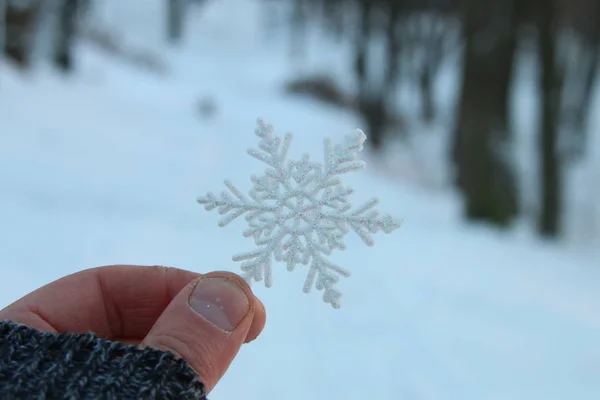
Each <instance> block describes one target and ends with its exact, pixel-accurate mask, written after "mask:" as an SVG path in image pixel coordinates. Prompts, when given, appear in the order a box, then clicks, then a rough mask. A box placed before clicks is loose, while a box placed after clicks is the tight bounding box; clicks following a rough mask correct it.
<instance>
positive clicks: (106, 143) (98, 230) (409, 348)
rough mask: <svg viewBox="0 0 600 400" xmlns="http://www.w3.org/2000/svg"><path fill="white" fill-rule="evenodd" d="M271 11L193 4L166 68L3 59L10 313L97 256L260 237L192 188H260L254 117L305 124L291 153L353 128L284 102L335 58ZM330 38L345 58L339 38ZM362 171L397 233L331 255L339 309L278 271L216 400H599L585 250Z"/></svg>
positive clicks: (211, 250)
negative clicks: (303, 72) (267, 32)
mask: <svg viewBox="0 0 600 400" xmlns="http://www.w3.org/2000/svg"><path fill="white" fill-rule="evenodd" d="M142 1H143V2H142ZM98 4H99V5H100V6H101V7H103V8H101V9H96V10H95V13H96V15H101V16H104V17H103V18H98V17H97V18H98V20H97V21H96V22H98V23H99V24H105V25H114V26H119V27H120V28H119V29H120V30H121V31H122V34H123V36H124V40H125V39H126V40H128V41H129V42H130V43H134V44H137V45H139V46H147V47H148V48H155V49H156V48H157V47H158V46H161V48H162V47H164V46H165V45H164V44H163V43H162V39H161V36H160V34H161V33H162V32H161V30H160V27H161V22H162V19H161V16H162V14H161V8H160V7H161V5H162V2H160V1H159V0H152V1H150V0H128V1H127V2H122V1H117V0H111V1H106V2H101V3H98ZM142 4H143V5H142ZM111 16H113V17H115V18H116V19H111V18H109V17H111ZM261 21H262V20H261V18H260V8H259V7H258V6H257V3H256V2H255V1H251V0H222V1H219V2H208V3H207V4H206V5H205V6H204V7H202V8H199V9H197V10H194V12H193V13H190V21H189V25H188V31H187V33H186V35H187V37H188V38H189V40H188V41H187V43H185V45H183V46H181V48H174V49H165V53H166V55H165V58H166V59H167V60H168V62H169V64H170V71H171V73H170V74H169V75H168V76H166V77H164V76H154V75H152V74H151V73H150V72H144V71H142V70H140V69H135V68H133V67H131V66H128V65H127V64H125V63H123V62H120V61H119V60H115V59H113V58H111V57H110V56H107V55H105V54H102V53H98V52H97V51H96V50H94V49H93V48H90V47H88V46H87V45H86V44H85V43H82V44H81V46H80V49H78V54H79V56H80V57H79V59H78V63H79V65H78V67H79V70H78V73H77V75H75V76H72V77H62V76H55V75H54V73H53V72H52V70H50V69H49V68H47V67H40V68H38V69H36V70H35V71H33V72H31V73H29V74H22V73H20V72H17V71H15V70H13V69H12V68H10V67H8V66H7V65H0V68H2V71H1V74H0V121H1V122H0V187H1V188H2V196H1V197H0V222H1V224H2V227H3V229H1V230H0V243H2V246H1V247H0V248H1V249H2V251H0V274H1V276H2V281H1V283H0V306H4V305H7V304H9V303H10V302H12V301H14V300H16V299H18V298H19V297H20V296H22V295H24V294H26V293H28V292H29V291H31V290H34V289H35V288H37V287H39V286H41V285H43V284H46V283H48V282H50V281H52V280H54V279H57V278H59V277H61V276H64V275H66V274H69V273H72V272H75V271H78V270H81V269H84V268H88V267H93V266H97V265H105V264H114V263H133V264H150V265H156V264H163V265H172V266H177V267H180V268H187V269H191V270H196V271H209V270H215V269H227V270H234V271H237V266H236V265H235V263H234V262H232V261H231V256H232V254H234V253H239V252H243V251H246V250H248V249H249V247H248V245H249V243H248V241H247V240H246V239H245V238H243V236H242V235H241V232H242V230H243V229H244V226H243V223H238V222H234V223H232V224H231V227H230V228H229V229H219V228H217V226H216V222H217V220H218V218H219V217H218V216H217V215H212V214H207V213H206V212H204V210H203V209H202V207H201V206H199V205H198V204H197V203H196V202H195V199H196V197H197V196H198V195H201V194H203V193H205V192H206V191H207V190H211V189H213V188H218V187H221V186H222V181H223V179H224V178H228V179H231V180H232V181H235V182H236V183H239V185H240V186H239V188H240V189H241V190H244V191H247V190H248V189H249V188H250V187H249V184H250V181H249V175H250V173H259V172H260V170H261V168H262V167H261V166H257V165H256V162H255V161H254V160H252V159H251V158H250V157H247V156H244V155H245V151H246V149H247V148H248V147H250V146H252V145H253V144H254V135H253V130H254V126H255V120H256V118H257V117H259V116H260V117H263V118H265V119H266V120H267V121H269V122H271V123H273V124H274V125H275V128H276V129H277V130H278V131H280V132H282V131H286V130H290V131H293V132H294V134H295V136H294V146H293V148H292V149H291V153H292V154H291V156H294V155H299V154H301V153H303V152H309V153H311V154H321V149H322V139H323V137H325V136H333V137H334V138H337V139H340V138H342V137H343V136H344V135H346V134H348V133H350V132H352V131H353V129H355V128H356V127H357V124H358V120H357V118H356V117H355V116H352V115H349V114H347V113H345V112H341V111H335V110H331V109H328V108H325V107H321V106H320V105H318V104H316V103H315V104H313V103H310V102H309V101H306V100H298V99H294V98H290V97H286V96H285V95H284V94H283V90H282V82H283V80H284V79H286V78H287V77H288V76H289V75H290V74H291V72H290V71H295V72H297V71H298V70H300V69H313V68H315V69H316V68H317V64H319V65H320V67H318V68H322V67H323V66H324V65H326V63H319V62H316V61H314V60H315V58H314V54H313V55H311V58H310V59H311V60H312V61H310V62H307V64H305V65H303V66H300V67H296V68H295V69H294V68H291V66H290V61H289V58H288V53H289V52H287V51H286V47H285V45H286V44H287V42H286V40H285V39H284V40H276V39H275V38H270V39H271V40H270V41H269V43H268V44H266V45H265V43H264V31H263V30H262V29H261V27H260V25H259V24H260V22H261ZM280 39H281V38H280ZM320 46H322V47H321V48H322V49H323V50H322V51H323V53H324V54H327V60H328V61H327V62H331V63H332V64H333V63H334V61H335V60H336V56H335V55H334V50H335V49H336V47H335V45H333V44H327V43H321V44H320ZM340 57H341V56H340ZM335 68H337V69H338V71H341V68H340V67H339V66H336V67H335ZM340 73H341V72H340ZM342 79H343V78H342ZM207 96H208V97H212V98H213V99H214V102H215V104H216V111H217V112H216V114H215V115H214V116H213V117H212V118H205V119H203V118H201V117H200V116H199V114H198V113H197V111H196V103H197V101H198V99H199V98H202V97H207ZM367 134H368V132H367ZM430 134H431V135H435V134H436V132H432V133H430ZM597 149H598V151H600V146H598V147H597ZM419 151H421V152H423V149H420V150H419ZM420 154H424V153H420ZM422 157H425V155H423V156H421V158H422ZM432 161H433V160H432ZM352 175H353V176H352V177H350V176H348V180H347V181H345V182H347V184H349V185H351V186H353V187H356V188H357V193H356V196H355V200H356V201H357V202H359V203H360V202H361V201H363V200H366V199H368V198H370V197H372V196H377V197H378V198H379V199H380V200H381V203H380V206H379V207H380V209H381V210H382V211H384V212H389V213H390V214H393V215H397V216H400V217H402V218H403V220H404V222H403V226H402V227H401V228H400V229H399V230H398V231H396V232H394V233H393V234H391V235H380V236H378V238H377V243H376V244H375V246H374V247H372V248H367V247H366V246H363V245H362V243H361V242H360V239H359V238H357V237H350V238H349V240H348V243H347V244H348V250H346V251H344V252H339V253H337V254H336V255H334V256H333V257H332V259H333V261H334V262H337V263H339V264H341V265H344V266H347V267H348V268H349V269H352V271H353V274H352V276H351V277H350V278H348V279H345V280H343V281H342V282H340V287H342V288H343V291H344V293H345V295H344V297H343V298H342V304H343V306H342V308H341V309H340V310H333V309H330V308H328V307H324V306H323V304H322V303H321V300H320V299H319V296H307V295H305V294H303V293H302V291H301V290H300V288H301V287H302V283H303V277H302V276H301V274H290V273H288V272H287V271H286V270H285V266H284V265H277V266H276V268H274V287H273V288H271V289H265V288H264V287H262V286H261V285H255V291H256V293H257V295H258V296H260V298H261V299H262V300H263V302H264V303H265V306H266V308H267V313H268V322H267V326H266V329H265V331H264V332H263V334H262V335H261V337H260V338H259V339H258V340H256V341H255V342H253V343H251V344H249V345H246V346H244V347H243V349H242V351H241V352H240V354H239V357H238V358H237V359H236V360H235V362H234V363H233V365H232V367H231V369H230V370H229V372H228V373H227V375H226V376H225V377H224V378H223V380H222V381H221V382H220V384H219V385H218V386H217V388H216V389H215V390H214V391H213V393H212V394H211V399H214V400H219V399H237V398H240V399H241V398H247V399H261V400H271V399H273V400H279V399H287V400H295V399H303V400H304V399H357V400H358V399H361V400H362V399H382V400H387V399H389V400H394V399H409V400H412V399H419V400H421V399H423V400H425V399H427V400H429V399H432V400H434V399H435V400H438V399H444V400H445V399H450V400H469V399H474V400H495V399H511V400H521V399H522V400H531V399H543V400H553V399H557V400H559V399H560V400H562V399H567V398H573V399H579V400H586V399H597V398H598V397H599V396H600V380H598V378H597V377H598V374H599V373H600V347H598V338H599V337H600V317H599V315H598V310H599V309H600V290H599V289H600V268H598V267H599V266H600V254H599V253H598V251H597V249H595V248H594V246H593V245H592V246H588V247H582V246H571V245H568V244H551V243H544V242H541V241H538V240H537V239H536V238H535V237H533V235H532V234H530V233H529V232H528V231H527V230H525V229H520V228H517V229H515V230H514V231H511V232H500V231H496V230H494V229H493V228H490V227H487V226H474V225H467V224H466V223H464V222H463V221H462V220H461V218H460V212H459V211H460V203H459V200H458V198H457V196H456V195H454V194H452V193H450V192H448V191H446V190H445V189H443V188H442V187H440V188H438V189H439V190H434V191H432V190H424V189H423V188H421V187H418V186H417V185H415V179H412V180H405V179H400V178H398V177H397V176H394V175H391V174H390V173H388V174H384V173H382V168H379V167H377V166H376V165H373V163H369V165H368V166H367V169H366V170H365V171H362V172H360V173H356V174H352ZM401 178H402V177H401ZM244 184H246V185H247V186H243V185H244ZM361 196H364V197H362V198H361ZM596 199H597V197H596ZM588 202H589V200H588ZM232 228H233V229H232ZM598 240H599V239H598V237H596V243H597V242H598Z"/></svg>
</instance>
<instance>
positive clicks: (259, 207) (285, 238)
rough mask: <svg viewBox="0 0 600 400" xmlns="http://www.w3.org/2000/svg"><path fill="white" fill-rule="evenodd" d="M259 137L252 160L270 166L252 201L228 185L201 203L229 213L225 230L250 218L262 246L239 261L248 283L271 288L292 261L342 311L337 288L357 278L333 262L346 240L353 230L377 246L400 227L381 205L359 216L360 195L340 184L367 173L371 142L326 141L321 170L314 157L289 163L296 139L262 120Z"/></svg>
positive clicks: (307, 286)
mask: <svg viewBox="0 0 600 400" xmlns="http://www.w3.org/2000/svg"><path fill="white" fill-rule="evenodd" d="M255 134H256V136H258V137H259V138H260V141H259V143H258V149H249V150H248V154H249V155H250V156H252V157H254V158H256V159H258V160H260V161H262V162H264V163H265V164H267V165H268V166H269V167H268V168H267V170H266V171H265V172H264V174H263V175H262V176H258V177H257V176H252V177H251V180H252V183H253V184H254V186H253V188H252V189H251V190H250V193H249V196H248V197H247V196H245V195H244V194H243V193H241V192H240V190H238V189H237V188H236V187H235V186H234V185H233V184H232V183H231V182H229V181H225V186H226V187H227V188H228V189H229V192H227V191H223V192H222V193H221V195H220V196H216V195H214V194H213V193H211V192H209V193H207V194H206V196H204V197H199V198H198V202H199V203H200V204H204V208H205V209H206V210H208V211H210V210H213V209H215V208H217V209H218V212H219V214H221V215H224V217H223V219H221V221H219V226H220V227H224V226H226V225H227V224H229V223H230V222H232V221H233V220H235V219H236V218H238V217H240V216H241V215H243V214H245V217H246V221H247V223H248V228H247V229H246V230H245V231H244V233H243V234H244V236H245V237H250V236H252V237H253V238H254V241H255V244H256V246H257V248H256V249H255V250H253V251H250V252H246V253H241V254H237V255H235V256H233V260H234V261H242V264H241V269H242V271H243V274H242V275H243V277H244V278H245V279H246V280H247V281H248V282H251V280H255V281H264V283H265V286H267V287H270V286H271V285H272V283H273V278H272V271H271V265H272V263H273V261H279V262H285V263H286V264H287V269H288V270H289V271H292V270H293V269H294V268H295V267H296V266H297V265H299V264H302V265H310V266H309V269H308V274H307V278H306V281H305V283H304V292H306V293H308V292H309V291H310V290H311V288H312V287H313V286H314V287H316V289H317V290H322V291H323V300H324V301H325V302H326V303H329V304H331V305H332V306H333V307H334V308H339V307H340V297H341V293H340V292H339V291H338V290H337V289H336V288H335V285H336V283H337V282H338V281H339V278H340V277H342V276H343V277H347V276H349V275H350V272H349V271H347V270H346V269H344V268H342V267H340V266H337V265H335V264H333V263H331V262H330V261H329V260H328V259H327V256H329V255H330V254H331V253H332V252H333V251H334V250H335V249H340V250H344V249H345V248H346V245H345V243H344V237H345V236H346V235H347V234H348V233H349V232H350V231H354V232H355V233H356V234H357V235H358V236H359V237H360V238H361V239H362V241H363V242H364V243H365V244H367V245H368V246H372V245H373V238H372V236H371V234H374V233H377V232H379V231H380V230H382V231H383V232H385V233H390V232H392V231H393V230H394V229H396V228H398V227H399V226H400V222H399V221H398V220H396V219H394V218H392V217H391V216H389V215H386V216H383V217H381V218H380V217H379V216H378V212H377V211H375V210H374V209H373V208H374V207H375V205H376V204H377V203H378V200H377V199H373V200H371V201H369V202H367V203H366V204H364V205H363V206H362V207H359V208H356V209H354V210H351V208H352V205H351V204H350V202H349V197H350V195H351V194H352V192H353V189H352V188H350V187H344V186H342V183H341V181H340V179H339V175H342V174H345V173H347V172H352V171H357V170H359V169H362V168H364V167H365V163H364V162H363V161H361V160H358V159H357V153H358V152H359V151H360V150H362V148H363V143H364V141H365V140H366V138H367V137H366V135H365V134H364V133H363V132H362V131H361V130H360V129H357V130H356V132H355V133H354V134H353V135H348V136H346V137H345V138H344V141H343V143H340V144H336V145H333V144H332V142H331V139H329V138H327V139H325V141H324V163H323V164H321V163H317V162H313V161H311V160H310V158H309V156H308V154H305V155H304V156H303V157H302V158H301V159H300V160H299V161H292V160H287V153H288V149H289V147H290V143H291V141H292V134H291V133H288V134H286V136H285V137H284V138H283V139H282V138H281V137H279V136H277V135H276V134H274V132H273V127H272V126H271V125H266V124H265V123H264V122H263V121H262V120H259V121H258V128H257V129H256V131H255Z"/></svg>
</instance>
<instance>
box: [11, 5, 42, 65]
mask: <svg viewBox="0 0 600 400" xmlns="http://www.w3.org/2000/svg"><path fill="white" fill-rule="evenodd" d="M38 8H39V2H37V1H35V2H31V3H30V4H28V5H27V6H26V7H24V6H19V7H15V6H13V5H11V4H10V2H7V3H6V6H5V33H4V53H5V54H6V55H7V56H8V57H9V58H11V59H12V60H13V61H14V62H15V63H16V64H17V65H19V66H20V67H22V68H29V66H30V62H31V57H30V56H31V46H32V43H33V39H34V37H35V28H36V24H35V23H36V14H37V11H38Z"/></svg>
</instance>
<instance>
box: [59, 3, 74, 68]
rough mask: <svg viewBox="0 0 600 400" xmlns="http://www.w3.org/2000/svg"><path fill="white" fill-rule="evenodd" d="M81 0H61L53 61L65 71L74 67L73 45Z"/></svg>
mask: <svg viewBox="0 0 600 400" xmlns="http://www.w3.org/2000/svg"><path fill="white" fill-rule="evenodd" d="M79 1H80V0H59V7H58V19H57V21H56V34H55V43H54V51H53V62H54V65H56V67H58V69H60V70H62V71H65V72H68V71H71V70H72V69H73V59H74V56H73V50H74V49H73V45H74V42H75V30H76V25H77V10H78V6H79Z"/></svg>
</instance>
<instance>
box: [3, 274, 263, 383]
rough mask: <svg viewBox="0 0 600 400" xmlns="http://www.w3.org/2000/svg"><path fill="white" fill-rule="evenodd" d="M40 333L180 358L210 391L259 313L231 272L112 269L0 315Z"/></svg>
mask: <svg viewBox="0 0 600 400" xmlns="http://www.w3.org/2000/svg"><path fill="white" fill-rule="evenodd" d="M6 319H7V320H11V321H14V322H18V323H21V324H24V325H27V326H30V327H32V328H35V329H38V330H40V331H50V332H61V333H62V332H65V331H68V332H69V333H85V332H90V331H91V332H94V333H95V334H96V335H98V336H99V337H102V338H105V339H109V340H113V341H119V342H123V343H128V344H136V345H139V346H140V347H152V348H155V349H159V350H163V351H170V352H172V353H174V354H175V355H176V356H178V357H181V358H183V359H185V360H186V361H187V362H188V364H189V365H190V366H191V367H192V368H193V369H194V370H195V371H196V373H197V374H198V375H199V377H200V380H201V381H202V383H204V385H205V386H206V390H207V392H210V391H211V390H212V389H213V388H214V386H215V385H216V383H217V382H218V381H219V379H221V377H222V376H223V374H224V373H225V371H226V370H227V368H228V367H229V365H230V364H231V362H232V361H233V359H234V357H235V356H236V354H237V352H238V350H239V349H240V347H241V346H242V344H243V343H248V342H250V341H252V340H254V339H255V338H256V337H257V336H258V335H259V334H260V332H261V331H262V330H263V328H264V326H265V321H266V313H265V308H264V306H263V304H262V303H261V301H260V300H259V299H258V298H257V297H255V296H254V295H253V294H252V291H251V290H250V287H249V286H248V284H247V283H246V282H245V281H244V280H243V279H242V278H240V277H239V276H237V275H235V274H232V273H230V272H210V273H208V274H198V273H194V272H189V271H185V270H180V269H176V268H167V267H142V266H133V265H115V266H107V267H99V268H94V269H88V270H85V271H81V272H78V273H76V274H73V275H69V276H66V277H64V278H61V279H59V280H57V281H55V282H52V283H50V284H48V285H46V286H44V287H42V288H40V289H38V290H36V291H34V292H32V293H30V294H28V295H27V296H25V297H23V298H21V299H20V300H17V301H16V302H14V303H13V304H11V305H9V306H8V307H6V308H5V309H3V310H0V321H2V320H6Z"/></svg>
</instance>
